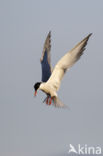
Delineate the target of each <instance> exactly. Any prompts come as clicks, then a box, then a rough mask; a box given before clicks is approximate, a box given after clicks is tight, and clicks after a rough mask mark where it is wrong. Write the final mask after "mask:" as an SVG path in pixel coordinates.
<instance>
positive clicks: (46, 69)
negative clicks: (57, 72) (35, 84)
mask: <svg viewBox="0 0 103 156" xmlns="http://www.w3.org/2000/svg"><path fill="white" fill-rule="evenodd" d="M50 50H51V32H49V33H48V35H47V38H46V40H45V43H44V48H43V52H42V56H41V59H40V61H41V68H42V82H46V81H47V80H48V79H49V77H50V76H51V59H50Z"/></svg>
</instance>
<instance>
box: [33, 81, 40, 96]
mask: <svg viewBox="0 0 103 156" xmlns="http://www.w3.org/2000/svg"><path fill="white" fill-rule="evenodd" d="M40 84H41V82H37V83H35V85H34V90H35V92H34V96H36V95H37V90H38V89H39V87H40Z"/></svg>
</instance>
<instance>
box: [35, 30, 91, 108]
mask: <svg viewBox="0 0 103 156" xmlns="http://www.w3.org/2000/svg"><path fill="white" fill-rule="evenodd" d="M91 35H92V33H90V34H89V35H88V36H87V37H85V38H84V39H83V40H82V41H81V42H79V43H78V44H77V45H76V46H75V47H74V48H73V49H71V50H70V51H69V52H67V53H66V54H65V55H64V56H63V57H62V58H61V59H60V60H59V61H58V62H57V64H56V65H55V67H54V69H52V67H51V55H50V50H51V32H49V33H48V35H47V37H46V40H45V43H44V48H43V52H42V56H41V59H40V62H41V68H42V81H41V82H37V83H35V85H34V90H35V93H34V95H35V96H36V95H37V91H38V90H41V91H43V92H44V93H46V95H47V97H46V98H45V100H44V101H43V102H46V104H48V105H51V104H53V105H54V106H56V107H65V105H64V104H63V103H62V102H61V100H60V99H59V98H58V95H57V91H58V90H59V88H60V84H61V80H62V79H63V76H64V74H65V73H66V72H67V70H68V69H70V68H71V67H72V66H73V65H74V64H75V62H77V61H78V60H79V59H80V57H81V55H82V54H83V52H84V50H85V47H86V45H87V42H88V39H89V37H90V36H91Z"/></svg>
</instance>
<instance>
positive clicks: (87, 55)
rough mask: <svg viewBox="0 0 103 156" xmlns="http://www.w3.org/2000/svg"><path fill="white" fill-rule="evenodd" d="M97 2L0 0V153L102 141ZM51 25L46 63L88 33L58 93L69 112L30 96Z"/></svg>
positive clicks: (61, 150)
mask: <svg viewBox="0 0 103 156" xmlns="http://www.w3.org/2000/svg"><path fill="white" fill-rule="evenodd" d="M102 16H103V1H102V0H99V1H98V0H91V1H90V0H85V1H83V0H78V1H76V0H63V1H61V0H52V1H49V0H43V1H42V0H9V1H8V0H1V1H0V43H1V44H0V156H58V155H59V156H65V155H67V152H68V147H69V144H70V143H71V144H73V145H77V144H78V143H80V144H83V145H84V144H88V146H89V145H95V146H96V145H99V146H102V147H103V138H102V136H103V69H102V67H103V36H102V35H103V18H102ZM50 30H51V31H52V48H51V55H52V65H53V66H54V65H55V64H56V62H57V61H58V60H59V59H60V58H61V57H62V56H63V55H64V54H65V53H66V52H68V51H69V50H70V49H71V48H73V46H75V45H76V44H77V43H78V42H79V41H81V40H82V39H83V38H84V37H85V36H86V35H88V34H89V33H93V35H92V36H91V38H90V40H89V42H88V45H87V47H86V50H85V52H84V55H83V56H82V57H81V59H80V60H79V61H78V62H77V63H76V64H75V65H74V66H73V67H72V68H71V69H70V71H68V72H67V73H66V75H65V77H64V79H63V81H62V84H61V88H60V91H59V93H58V94H59V97H60V99H61V100H62V101H63V102H64V103H65V104H66V105H68V106H69V108H70V110H66V109H56V108H54V107H53V106H50V107H49V106H47V105H46V104H43V103H42V101H43V99H44V98H45V94H44V93H42V92H38V95H37V97H36V98H34V96H33V93H34V90H33V85H34V83H35V82H37V81H40V80H41V66H40V57H41V53H42V48H43V44H44V41H45V38H46V35H47V34H48V32H49V31H50Z"/></svg>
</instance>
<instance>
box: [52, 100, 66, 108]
mask: <svg viewBox="0 0 103 156" xmlns="http://www.w3.org/2000/svg"><path fill="white" fill-rule="evenodd" d="M53 105H54V106H55V107H58V108H68V106H66V105H65V104H64V103H62V102H61V100H60V99H59V98H58V97H54V103H53Z"/></svg>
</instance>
